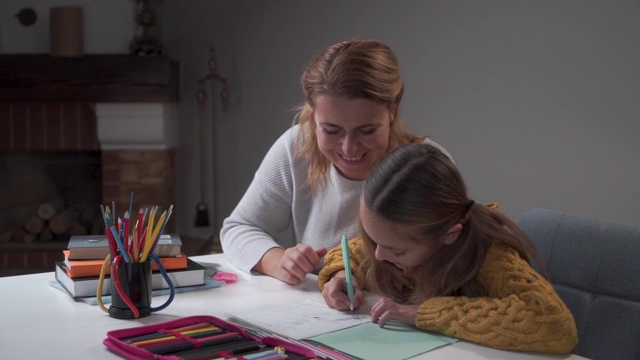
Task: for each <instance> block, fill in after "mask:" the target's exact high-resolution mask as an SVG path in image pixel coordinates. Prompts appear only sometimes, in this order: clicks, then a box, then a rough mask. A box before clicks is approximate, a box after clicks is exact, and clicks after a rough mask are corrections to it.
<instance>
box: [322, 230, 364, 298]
mask: <svg viewBox="0 0 640 360" xmlns="http://www.w3.org/2000/svg"><path fill="white" fill-rule="evenodd" d="M349 256H350V257H351V258H350V260H351V271H352V273H353V275H354V276H355V278H356V281H357V282H358V284H359V285H360V288H363V287H364V283H365V278H364V273H362V272H361V271H360V261H361V260H362V259H363V258H364V256H365V249H364V244H363V243H362V238H360V237H357V238H354V239H351V240H349ZM340 270H344V261H343V260H342V245H338V246H336V247H334V248H333V249H331V250H329V252H327V255H325V256H324V266H323V267H322V269H321V270H320V272H319V273H318V285H319V286H320V290H321V291H322V289H324V284H326V283H327V282H328V281H329V280H331V277H333V274H335V273H336V272H338V271H340Z"/></svg>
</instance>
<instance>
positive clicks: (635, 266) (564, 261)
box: [518, 209, 640, 360]
mask: <svg viewBox="0 0 640 360" xmlns="http://www.w3.org/2000/svg"><path fill="white" fill-rule="evenodd" d="M638 221H640V218H639V219H638ZM518 225H519V226H520V227H521V228H522V229H523V230H524V231H525V232H526V233H527V234H528V235H529V236H530V237H531V238H532V240H533V241H534V242H535V243H536V246H537V247H538V251H539V252H540V255H541V257H542V261H543V263H544V265H545V266H546V268H547V272H548V276H549V280H550V281H551V283H552V284H553V286H554V288H555V289H556V291H557V293H558V295H560V297H561V298H562V299H563V300H564V302H565V303H566V304H567V306H568V307H569V309H570V310H571V312H572V313H573V315H574V317H575V320H576V325H577V328H578V338H579V342H578V345H577V346H576V348H575V349H574V351H573V352H574V353H575V354H578V355H581V356H584V357H587V358H590V359H616V360H625V359H628V360H632V359H635V360H639V359H640V225H632V224H624V223H617V222H612V221H607V220H604V219H595V218H589V217H585V216H580V215H575V214H568V213H563V212H559V211H554V210H546V209H532V210H530V211H528V212H527V213H526V214H524V215H523V216H522V218H521V219H520V220H519V221H518Z"/></svg>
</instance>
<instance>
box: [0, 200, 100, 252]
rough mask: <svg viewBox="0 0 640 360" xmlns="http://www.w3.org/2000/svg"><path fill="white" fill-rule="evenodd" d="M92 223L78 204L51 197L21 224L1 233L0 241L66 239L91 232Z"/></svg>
mask: <svg viewBox="0 0 640 360" xmlns="http://www.w3.org/2000/svg"><path fill="white" fill-rule="evenodd" d="M89 212H91V213H93V211H89ZM85 215H86V214H85ZM94 223H95V221H92V220H90V219H88V218H87V217H86V216H83V211H82V210H81V209H80V208H79V207H78V206H74V205H69V204H67V203H66V202H65V201H64V199H62V198H53V199H50V200H48V201H46V202H44V203H42V204H40V205H39V206H38V209H37V211H36V213H35V214H33V216H31V217H29V218H28V219H27V220H26V221H24V223H23V224H22V226H20V227H18V228H16V229H12V230H8V231H5V232H3V233H1V234H0V243H1V242H10V241H16V242H22V243H25V244H30V243H33V242H36V241H54V240H68V239H69V238H70V237H71V236H73V235H88V234H91V231H92V228H93V226H94Z"/></svg>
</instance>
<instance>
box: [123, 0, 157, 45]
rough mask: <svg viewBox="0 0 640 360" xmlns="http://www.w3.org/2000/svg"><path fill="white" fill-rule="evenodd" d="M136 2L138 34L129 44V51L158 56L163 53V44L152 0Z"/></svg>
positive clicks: (136, 0)
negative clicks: (159, 35)
mask: <svg viewBox="0 0 640 360" xmlns="http://www.w3.org/2000/svg"><path fill="white" fill-rule="evenodd" d="M134 1H135V2H136V16H135V20H136V24H137V29H136V35H135V37H134V38H133V40H132V41H131V44H130V45H129V51H131V54H132V55H137V56H143V57H147V56H156V55H160V54H162V45H160V42H159V41H158V39H157V34H156V32H155V29H157V28H156V26H155V23H156V17H155V16H154V15H153V11H151V0H134Z"/></svg>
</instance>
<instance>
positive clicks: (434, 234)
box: [360, 144, 540, 304]
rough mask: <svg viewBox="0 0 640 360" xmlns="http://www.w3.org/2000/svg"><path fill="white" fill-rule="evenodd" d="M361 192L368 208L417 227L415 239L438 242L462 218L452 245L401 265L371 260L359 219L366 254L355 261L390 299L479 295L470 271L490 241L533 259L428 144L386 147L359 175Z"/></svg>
mask: <svg viewBox="0 0 640 360" xmlns="http://www.w3.org/2000/svg"><path fill="white" fill-rule="evenodd" d="M362 196H363V201H364V204H365V206H366V207H367V209H368V210H370V211H371V212H373V213H375V214H377V215H379V216H382V217H383V218H384V219H386V220H389V221H391V222H394V223H398V224H403V225H406V226H407V227H409V228H411V229H417V230H416V231H417V232H418V234H417V235H419V236H417V237H416V238H418V239H420V240H419V241H424V242H427V241H438V240H437V239H439V238H440V237H441V236H443V235H444V234H445V233H446V232H447V230H448V229H449V228H451V227H452V226H453V225H455V224H456V223H461V224H462V225H463V229H462V232H461V233H460V235H459V237H458V239H457V240H456V241H455V242H454V243H453V244H451V245H443V246H441V247H440V248H439V249H438V250H437V251H436V253H435V254H434V255H433V256H432V257H431V258H430V259H429V260H428V261H427V262H425V263H423V264H421V265H419V266H416V267H414V268H411V269H406V271H402V270H400V269H398V268H397V267H395V266H394V265H393V264H391V263H388V262H386V261H377V260H376V259H375V250H376V244H375V243H374V242H373V241H372V240H371V237H370V236H369V234H367V233H366V231H364V229H363V228H362V224H360V229H361V233H362V237H363V240H364V243H365V247H366V251H367V253H368V255H369V256H367V257H365V259H364V261H363V262H362V266H363V270H365V273H366V276H367V284H368V285H369V286H370V287H371V288H372V289H373V290H374V291H378V292H380V293H382V294H385V295H386V296H388V297H390V298H392V299H394V300H396V301H398V302H402V303H411V304H419V303H422V302H423V301H425V300H427V299H429V298H431V297H434V296H455V295H466V296H471V297H475V296H482V295H485V290H484V289H482V288H481V287H480V286H477V285H478V284H477V283H475V281H474V278H475V277H476V276H477V274H478V272H479V271H480V267H481V266H482V264H483V262H484V259H485V256H486V255H487V252H488V250H489V247H491V246H492V245H493V244H496V243H500V244H504V245H507V246H510V247H512V248H514V249H516V250H517V251H518V253H519V254H520V256H521V257H522V258H523V259H525V260H526V261H528V262H530V261H531V260H530V259H533V260H535V261H537V262H538V263H540V261H539V258H538V255H537V252H536V249H535V246H534V245H533V243H532V242H531V240H530V239H529V237H528V236H527V235H526V234H525V233H524V232H523V231H522V230H520V228H519V227H518V226H517V225H516V224H515V223H514V222H513V221H511V220H510V219H508V218H507V217H506V216H505V215H503V214H502V213H501V212H500V211H499V210H495V209H492V208H489V207H487V206H485V205H482V204H474V203H472V202H470V200H469V199H468V197H467V190H466V186H465V183H464V181H463V179H462V176H461V175H460V172H459V171H458V170H457V168H456V167H455V165H454V164H453V163H452V161H451V160H450V159H449V158H448V157H447V156H446V155H445V154H443V153H442V152H441V151H440V150H438V149H437V148H435V147H433V146H431V145H426V144H410V145H406V146H402V147H400V148H398V149H396V150H394V151H393V152H391V153H389V154H387V155H386V156H385V157H384V158H383V159H382V160H380V162H378V164H377V166H376V167H375V168H374V170H372V172H371V173H370V174H369V176H368V177H367V180H366V181H365V185H364V190H363V195H362Z"/></svg>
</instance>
